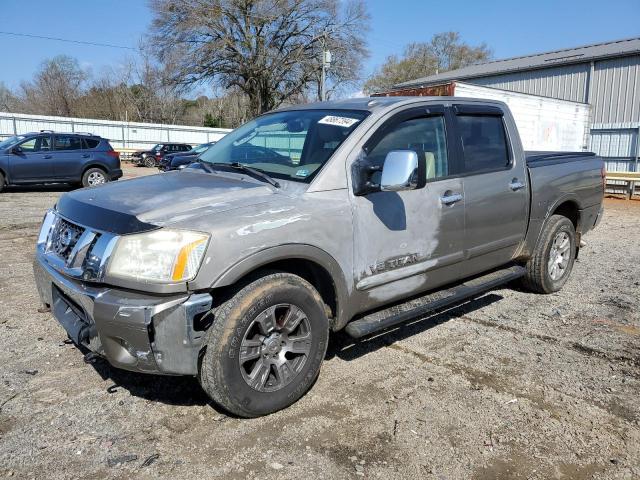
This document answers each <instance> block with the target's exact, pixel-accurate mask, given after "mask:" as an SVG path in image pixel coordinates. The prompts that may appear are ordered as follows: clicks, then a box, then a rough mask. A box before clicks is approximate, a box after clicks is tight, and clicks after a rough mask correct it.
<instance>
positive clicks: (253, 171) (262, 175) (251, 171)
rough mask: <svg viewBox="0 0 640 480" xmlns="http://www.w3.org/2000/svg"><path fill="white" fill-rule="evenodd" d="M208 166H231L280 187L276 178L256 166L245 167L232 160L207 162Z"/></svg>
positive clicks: (202, 161)
mask: <svg viewBox="0 0 640 480" xmlns="http://www.w3.org/2000/svg"><path fill="white" fill-rule="evenodd" d="M198 161H199V162H201V163H208V162H205V161H204V160H198ZM209 166H213V167H227V168H233V169H235V170H241V171H243V172H245V173H249V174H251V175H253V176H254V177H258V178H259V179H260V180H264V181H265V182H267V183H268V184H270V185H273V186H274V187H276V188H280V183H278V182H277V181H276V180H274V179H273V178H271V177H270V176H269V175H267V174H266V173H264V172H263V171H262V170H258V169H257V168H252V167H247V166H246V165H244V164H242V163H240V162H233V163H224V162H214V163H209Z"/></svg>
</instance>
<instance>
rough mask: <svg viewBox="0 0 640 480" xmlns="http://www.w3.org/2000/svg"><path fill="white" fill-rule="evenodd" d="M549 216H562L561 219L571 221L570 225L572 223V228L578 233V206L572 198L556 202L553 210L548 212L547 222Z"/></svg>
mask: <svg viewBox="0 0 640 480" xmlns="http://www.w3.org/2000/svg"><path fill="white" fill-rule="evenodd" d="M551 215H562V216H563V217H566V218H568V219H569V220H571V223H573V227H574V228H575V229H576V232H579V231H580V206H579V205H578V202H577V200H575V199H574V198H569V199H565V200H563V201H560V202H558V203H557V204H556V205H555V207H554V208H553V210H551V211H550V213H549V215H547V220H548V219H549V217H551Z"/></svg>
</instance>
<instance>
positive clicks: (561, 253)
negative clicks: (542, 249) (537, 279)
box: [547, 232, 571, 281]
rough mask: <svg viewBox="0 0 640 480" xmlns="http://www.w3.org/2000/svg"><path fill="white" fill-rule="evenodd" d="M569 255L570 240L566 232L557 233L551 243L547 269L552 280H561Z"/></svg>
mask: <svg viewBox="0 0 640 480" xmlns="http://www.w3.org/2000/svg"><path fill="white" fill-rule="evenodd" d="M570 255H571V239H570V238H569V234H568V233H567V232H558V233H557V234H556V236H555V237H554V239H553V242H552V243H551V250H550V251H549V263H548V264H547V269H548V271H549V276H550V277H551V279H552V280H554V281H555V280H559V279H561V278H562V277H563V276H564V274H565V273H566V271H567V266H568V265H569V260H570Z"/></svg>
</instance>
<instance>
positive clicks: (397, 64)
mask: <svg viewBox="0 0 640 480" xmlns="http://www.w3.org/2000/svg"><path fill="white" fill-rule="evenodd" d="M490 59H491V50H490V49H489V48H488V47H487V45H486V44H484V43H482V44H480V45H478V46H476V47H473V46H470V45H468V44H467V43H465V42H464V41H462V39H461V38H460V34H458V33H457V32H444V33H438V34H435V35H434V36H433V37H432V38H431V40H430V41H429V42H422V43H411V44H409V45H408V46H407V47H406V48H405V50H404V54H403V56H402V57H401V58H399V57H397V56H395V55H392V56H389V57H387V60H386V61H385V63H384V64H383V65H382V66H381V67H380V68H379V69H378V71H377V72H376V73H375V74H374V75H373V76H372V77H371V78H369V79H368V80H367V81H366V82H365V84H364V90H365V92H368V93H371V92H376V91H384V90H389V89H391V88H392V87H393V86H394V85H396V84H398V83H402V82H407V81H410V80H415V79H417V78H421V77H427V76H430V75H434V74H435V73H438V72H444V71H447V70H455V69H457V68H462V67H465V66H467V65H472V64H476V63H482V62H486V61H488V60H490Z"/></svg>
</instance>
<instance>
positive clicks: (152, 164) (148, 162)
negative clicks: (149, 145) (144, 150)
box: [144, 155, 156, 168]
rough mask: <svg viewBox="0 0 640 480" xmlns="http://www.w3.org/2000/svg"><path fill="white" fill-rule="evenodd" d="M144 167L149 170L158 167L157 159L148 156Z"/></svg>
mask: <svg viewBox="0 0 640 480" xmlns="http://www.w3.org/2000/svg"><path fill="white" fill-rule="evenodd" d="M144 166H145V167H149V168H153V167H155V166H156V161H155V159H154V158H153V157H152V156H151V155H148V156H147V157H145V159H144Z"/></svg>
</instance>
